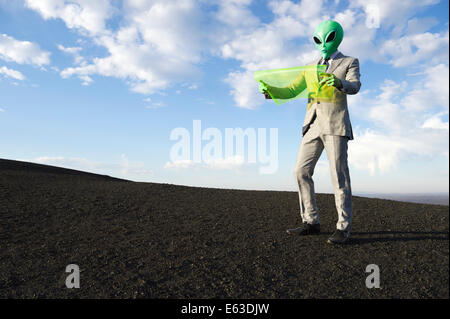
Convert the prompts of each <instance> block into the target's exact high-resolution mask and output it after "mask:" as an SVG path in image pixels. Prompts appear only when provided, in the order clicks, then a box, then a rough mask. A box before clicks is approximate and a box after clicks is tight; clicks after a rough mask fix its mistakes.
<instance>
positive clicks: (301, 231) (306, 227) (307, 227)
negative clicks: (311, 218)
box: [286, 223, 320, 236]
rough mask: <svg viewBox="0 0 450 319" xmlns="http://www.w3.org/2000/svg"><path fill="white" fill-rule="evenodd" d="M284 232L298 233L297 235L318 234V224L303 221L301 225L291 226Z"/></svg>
mask: <svg viewBox="0 0 450 319" xmlns="http://www.w3.org/2000/svg"><path fill="white" fill-rule="evenodd" d="M286 232H287V233H288V234H289V235H299V236H306V235H314V234H319V233H320V224H308V223H303V225H301V226H300V227H299V228H291V229H288V230H286Z"/></svg>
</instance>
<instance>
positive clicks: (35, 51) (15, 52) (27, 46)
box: [0, 34, 50, 66]
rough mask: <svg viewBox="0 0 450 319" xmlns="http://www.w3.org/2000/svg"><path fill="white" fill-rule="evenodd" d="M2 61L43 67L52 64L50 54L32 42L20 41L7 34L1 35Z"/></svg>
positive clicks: (0, 57)
mask: <svg viewBox="0 0 450 319" xmlns="http://www.w3.org/2000/svg"><path fill="white" fill-rule="evenodd" d="M0 59H3V60H5V61H8V62H16V63H19V64H32V65H36V66H43V65H46V64H49V63H50V52H47V51H43V50H41V49H40V48H39V45H37V44H36V43H33V42H30V41H20V40H16V39H14V38H13V37H10V36H8V35H6V34H0Z"/></svg>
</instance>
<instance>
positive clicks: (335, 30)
mask: <svg viewBox="0 0 450 319" xmlns="http://www.w3.org/2000/svg"><path fill="white" fill-rule="evenodd" d="M343 38H344V30H343V29H342V27H341V25H340V24H339V23H337V22H336V21H333V20H327V21H324V22H322V23H321V24H319V25H318V26H317V28H316V31H314V36H313V40H314V43H315V44H316V48H317V50H319V51H320V54H322V56H323V58H324V59H327V58H329V57H330V56H331V55H332V54H333V53H334V52H336V50H337V48H338V46H339V44H341V42H342V39H343Z"/></svg>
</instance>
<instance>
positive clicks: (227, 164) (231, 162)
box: [164, 155, 246, 170]
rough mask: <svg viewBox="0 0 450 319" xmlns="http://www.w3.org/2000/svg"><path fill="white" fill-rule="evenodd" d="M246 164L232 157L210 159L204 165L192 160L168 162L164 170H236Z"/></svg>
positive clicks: (236, 157)
mask: <svg viewBox="0 0 450 319" xmlns="http://www.w3.org/2000/svg"><path fill="white" fill-rule="evenodd" d="M245 164H246V162H245V160H244V158H243V157H242V156H239V155H235V156H230V157H226V158H215V159H210V160H207V161H205V162H202V163H196V162H194V161H192V160H177V161H173V162H167V163H166V164H164V168H167V169H176V170H179V169H188V168H189V169H190V168H206V169H212V170H235V169H239V168H241V167H243V166H244V165H245Z"/></svg>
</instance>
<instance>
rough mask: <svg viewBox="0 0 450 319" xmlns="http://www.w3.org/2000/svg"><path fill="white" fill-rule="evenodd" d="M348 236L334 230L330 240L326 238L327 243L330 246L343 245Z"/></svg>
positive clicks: (347, 233) (346, 233) (345, 233)
mask: <svg viewBox="0 0 450 319" xmlns="http://www.w3.org/2000/svg"><path fill="white" fill-rule="evenodd" d="M349 236H350V234H349V232H347V231H343V230H339V229H336V231H335V232H334V234H333V235H332V236H331V237H330V238H328V241H327V242H328V243H330V244H343V243H345V242H346V241H347V239H348V237H349Z"/></svg>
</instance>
